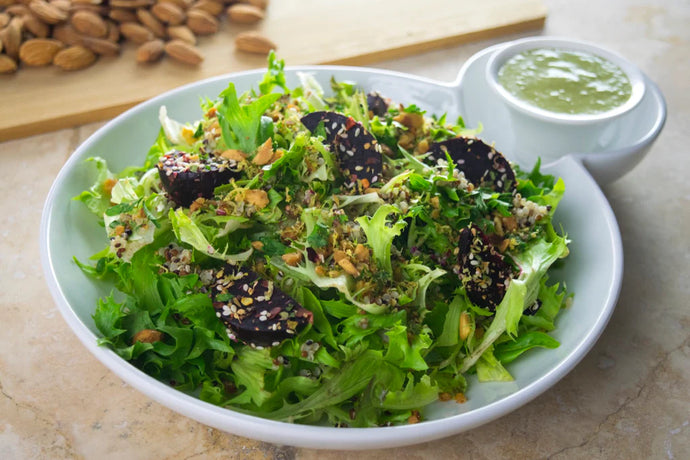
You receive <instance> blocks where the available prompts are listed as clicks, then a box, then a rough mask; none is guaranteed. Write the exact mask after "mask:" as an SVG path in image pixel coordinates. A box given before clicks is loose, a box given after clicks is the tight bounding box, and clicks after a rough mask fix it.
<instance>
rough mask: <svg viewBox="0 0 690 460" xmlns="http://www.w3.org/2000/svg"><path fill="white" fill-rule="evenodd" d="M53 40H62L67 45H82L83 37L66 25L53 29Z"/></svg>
mask: <svg viewBox="0 0 690 460" xmlns="http://www.w3.org/2000/svg"><path fill="white" fill-rule="evenodd" d="M53 38H56V39H58V40H60V41H61V42H62V43H64V44H65V45H70V46H74V45H81V44H82V40H83V37H82V36H81V35H79V33H78V32H77V31H76V30H74V27H72V26H71V25H69V24H67V23H65V24H60V25H57V26H55V27H54V28H53Z"/></svg>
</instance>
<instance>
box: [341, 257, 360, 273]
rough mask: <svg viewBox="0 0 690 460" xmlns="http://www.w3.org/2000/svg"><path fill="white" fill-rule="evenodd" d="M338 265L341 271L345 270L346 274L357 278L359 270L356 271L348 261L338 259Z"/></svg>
mask: <svg viewBox="0 0 690 460" xmlns="http://www.w3.org/2000/svg"><path fill="white" fill-rule="evenodd" d="M338 265H340V267H341V268H342V269H343V270H345V272H346V273H348V274H350V275H352V276H354V277H357V276H359V270H357V268H356V267H355V266H354V265H353V264H352V262H350V259H347V258H345V259H340V260H339V261H338Z"/></svg>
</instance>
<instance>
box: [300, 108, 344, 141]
mask: <svg viewBox="0 0 690 460" xmlns="http://www.w3.org/2000/svg"><path fill="white" fill-rule="evenodd" d="M348 118H350V117H346V116H345V115H343V114H340V113H337V112H312V113H310V114H307V115H305V116H303V117H302V119H301V120H300V121H301V122H302V124H303V125H304V126H305V127H306V128H307V129H308V130H309V131H311V132H312V134H313V133H314V132H316V129H317V128H318V127H319V123H321V122H323V128H324V130H325V131H326V140H325V142H324V143H325V144H332V143H333V141H335V137H336V136H337V135H338V133H339V132H340V131H341V130H342V131H345V130H346V129H347V120H348Z"/></svg>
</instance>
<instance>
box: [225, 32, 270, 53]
mask: <svg viewBox="0 0 690 460" xmlns="http://www.w3.org/2000/svg"><path fill="white" fill-rule="evenodd" d="M235 46H236V47H237V49H238V50H240V51H246V52H247V53H256V54H268V53H269V52H270V51H271V50H272V49H276V48H277V47H276V44H275V43H273V42H272V41H271V40H270V39H268V38H267V37H266V36H264V35H261V34H260V33H259V32H255V31H250V32H241V33H239V34H237V37H235Z"/></svg>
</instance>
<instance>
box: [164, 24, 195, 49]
mask: <svg viewBox="0 0 690 460" xmlns="http://www.w3.org/2000/svg"><path fill="white" fill-rule="evenodd" d="M168 36H169V37H170V38H171V39H173V38H177V39H179V40H182V41H184V42H187V43H189V44H190V45H196V35H194V32H192V31H191V30H190V28H189V27H187V26H168Z"/></svg>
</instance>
